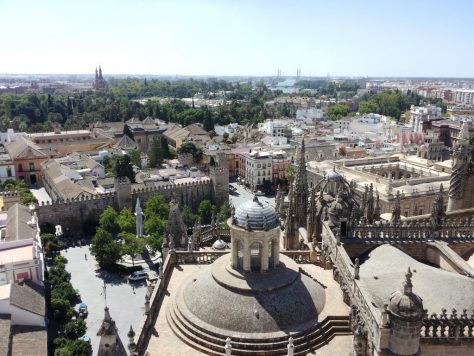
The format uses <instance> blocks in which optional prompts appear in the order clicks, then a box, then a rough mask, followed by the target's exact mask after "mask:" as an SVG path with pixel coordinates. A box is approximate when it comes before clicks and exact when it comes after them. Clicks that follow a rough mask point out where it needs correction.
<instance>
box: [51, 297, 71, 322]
mask: <svg viewBox="0 0 474 356" xmlns="http://www.w3.org/2000/svg"><path fill="white" fill-rule="evenodd" d="M51 313H52V315H53V318H54V319H55V320H56V321H57V322H58V323H59V324H64V323H65V322H67V321H68V320H69V319H71V317H72V313H73V310H72V307H71V305H70V304H69V301H68V300H66V299H57V298H51Z"/></svg>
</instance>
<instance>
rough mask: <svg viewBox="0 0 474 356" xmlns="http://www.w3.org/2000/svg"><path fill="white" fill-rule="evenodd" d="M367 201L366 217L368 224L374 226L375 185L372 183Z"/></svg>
mask: <svg viewBox="0 0 474 356" xmlns="http://www.w3.org/2000/svg"><path fill="white" fill-rule="evenodd" d="M366 192H367V201H366V206H365V217H366V218H367V222H368V223H369V224H372V223H373V222H374V209H375V207H374V185H373V184H372V183H370V187H369V189H368V190H367V186H366Z"/></svg>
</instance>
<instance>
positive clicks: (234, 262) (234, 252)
mask: <svg viewBox="0 0 474 356" xmlns="http://www.w3.org/2000/svg"><path fill="white" fill-rule="evenodd" d="M238 246H239V242H238V240H237V239H232V261H231V263H232V268H235V269H237V267H238V266H239V252H238Z"/></svg>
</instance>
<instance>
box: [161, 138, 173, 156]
mask: <svg viewBox="0 0 474 356" xmlns="http://www.w3.org/2000/svg"><path fill="white" fill-rule="evenodd" d="M160 146H161V151H162V152H163V158H164V159H169V158H171V152H170V147H169V145H168V140H167V139H166V137H164V136H161V139H160Z"/></svg>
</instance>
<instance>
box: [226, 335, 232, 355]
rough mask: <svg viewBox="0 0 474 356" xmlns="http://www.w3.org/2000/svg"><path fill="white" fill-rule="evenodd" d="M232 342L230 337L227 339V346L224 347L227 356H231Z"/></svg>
mask: <svg viewBox="0 0 474 356" xmlns="http://www.w3.org/2000/svg"><path fill="white" fill-rule="evenodd" d="M230 342H231V339H230V337H228V338H227V339H225V346H224V350H225V356H231V352H232V345H231V343H230Z"/></svg>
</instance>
